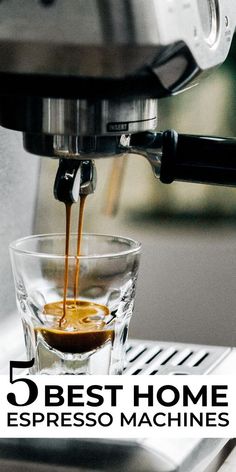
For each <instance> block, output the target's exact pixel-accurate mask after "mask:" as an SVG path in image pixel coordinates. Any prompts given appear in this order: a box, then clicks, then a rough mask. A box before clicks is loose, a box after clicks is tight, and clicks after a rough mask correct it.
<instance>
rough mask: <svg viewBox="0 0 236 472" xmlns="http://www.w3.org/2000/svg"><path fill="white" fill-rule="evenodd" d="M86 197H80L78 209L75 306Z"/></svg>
mask: <svg viewBox="0 0 236 472" xmlns="http://www.w3.org/2000/svg"><path fill="white" fill-rule="evenodd" d="M86 197H87V195H81V197H80V208H79V221H78V234H77V258H76V266H75V279H74V300H75V304H76V300H77V296H78V293H79V269H80V267H79V256H81V243H82V234H83V224H84V207H85V201H86Z"/></svg>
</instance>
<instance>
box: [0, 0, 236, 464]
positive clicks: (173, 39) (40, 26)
mask: <svg viewBox="0 0 236 472" xmlns="http://www.w3.org/2000/svg"><path fill="white" fill-rule="evenodd" d="M29 3H30V5H29ZM235 26H236V2H235V0H32V1H31V2H29V0H20V1H19V0H2V1H1V2H0V125H1V126H2V127H3V128H6V129H8V130H11V131H8V130H7V131H4V130H3V129H2V130H1V133H0V137H1V142H0V150H1V154H4V155H5V154H6V153H8V160H7V162H9V156H11V155H12V156H13V155H14V156H15V154H22V158H19V156H18V160H17V159H16V157H14V158H13V157H12V160H11V159H10V162H9V165H6V163H5V159H3V165H5V166H6V174H5V175H4V176H1V173H0V179H1V178H3V181H4V182H5V181H6V175H12V167H17V169H18V175H19V176H20V178H19V181H16V182H15V185H14V191H13V190H12V195H14V196H15V194H16V193H17V200H20V198H21V195H22V194H24V191H25V187H26V188H27V197H28V201H29V205H28V208H27V212H28V213H30V215H31V217H33V213H34V207H33V204H32V203H30V202H33V201H34V196H35V194H36V192H37V171H38V165H39V160H37V158H35V157H33V156H32V157H31V156H29V155H28V156H27V153H30V154H35V155H38V156H46V157H50V158H55V159H58V162H59V168H58V173H57V177H56V180H55V187H54V194H55V196H56V198H58V199H59V200H61V201H64V202H68V201H71V202H74V201H77V200H78V196H79V193H90V192H93V191H94V188H95V182H94V181H95V171H94V165H95V164H94V161H96V159H97V158H108V157H117V159H118V158H119V157H120V156H123V155H132V154H135V155H137V154H138V155H140V156H143V157H145V158H146V159H147V160H148V161H149V162H150V164H151V166H152V168H153V171H154V174H155V176H156V177H159V178H160V180H161V182H163V183H171V182H173V181H174V180H183V181H190V182H203V183H211V184H222V185H232V186H234V185H235V184H236V159H235V153H236V140H234V139H226V138H215V137H214V138H213V137H207V136H192V135H191V136H190V135H181V134H178V133H176V132H175V131H174V130H167V131H164V132H163V131H160V130H161V128H162V124H161V123H159V120H158V100H159V99H162V98H165V97H167V96H171V95H176V94H178V93H180V92H183V91H185V90H187V89H189V88H190V87H195V86H197V85H198V82H199V80H200V79H201V78H202V77H203V78H204V76H206V75H208V74H209V73H210V72H212V69H214V68H216V67H218V66H219V65H220V64H222V63H223V62H224V61H225V59H226V58H227V55H228V52H229V49H230V45H231V41H232V38H233V34H234V31H235ZM17 132H22V133H23V147H22V146H21V144H20V143H19V133H17ZM10 139H13V140H14V144H13V145H12V149H11V147H10V149H9V144H8V143H9V141H10ZM6 143H7V145H6ZM23 148H24V150H25V151H26V152H27V153H26V152H25V151H24V150H23ZM23 162H25V164H23ZM78 172H79V183H80V185H79V186H78ZM10 173H11V174H10ZM13 174H17V172H14V173H13ZM65 176H66V179H65ZM68 176H69V177H68ZM68 178H69V181H68ZM65 180H66V185H65ZM22 186H23V188H22ZM18 189H19V191H18ZM1 198H2V205H3V208H4V207H5V203H4V194H3V195H2V196H1ZM5 199H6V201H9V190H8V191H7V195H6V198H5ZM16 214H17V210H15V213H14V214H12V216H13V218H14V217H15V215H16ZM31 219H32V218H31ZM19 226H21V227H22V228H24V230H25V228H26V223H25V221H19ZM14 227H15V226H14ZM6 228H7V230H8V235H9V238H10V239H13V230H12V231H11V226H9V224H6ZM14 237H17V235H14ZM4 257H5V256H4V255H3V258H2V260H5V259H4ZM6 264H7V262H6ZM2 279H3V280H4V272H3V274H2ZM5 287H6V284H5ZM6 288H7V289H8V286H7V287H6ZM4 293H5V292H4ZM4 293H2V294H1V299H2V300H3V302H4V303H5V306H6V307H7V297H6V295H4ZM128 354H129V356H128V360H129V362H128V366H127V373H128V374H132V375H138V374H142V373H146V374H147V373H148V374H151V375H154V374H156V373H166V374H176V373H178V374H180V373H182V374H189V373H199V374H208V373H213V372H214V373H218V370H217V369H219V370H220V369H223V370H224V371H225V369H226V367H228V368H229V366H230V365H231V364H232V361H230V359H233V358H234V357H235V353H234V352H232V351H231V350H230V349H229V348H213V347H212V348H209V347H206V346H198V347H196V346H189V345H188V346H183V345H178V346H177V345H175V346H174V347H173V346H170V345H169V344H168V343H161V344H160V345H158V346H157V345H156V344H155V343H154V344H153V343H150V342H148V343H146V342H144V343H143V344H140V342H139V343H136V342H135V341H134V342H131V344H130V346H129V353H128ZM148 356H149V357H148ZM163 356H164V357H163ZM232 356H233V357H232ZM222 366H224V368H223V367H222ZM233 446H234V443H233V442H232V441H231V442H228V441H226V440H198V441H195V440H189V441H184V443H183V441H179V442H178V441H177V442H176V441H175V442H173V441H172V442H171V444H170V442H165V441H159V442H158V444H154V443H153V442H148V441H147V440H143V441H139V442H135V441H117V442H116V441H110V442H109V441H102V440H101V441H100V442H94V441H69V440H67V441H66V440H60V441H53V442H50V441H48V440H47V441H43V440H34V441H32V440H25V442H24V441H22V440H15V441H13V440H11V441H6V440H4V441H1V443H0V462H1V464H2V466H3V467H4V466H5V467H8V466H7V461H8V459H9V457H11V461H12V462H11V463H9V467H10V469H7V470H19V471H20V470H21V467H24V469H25V470H27V467H28V468H29V470H30V467H31V465H30V464H31V463H32V462H33V460H35V458H36V460H38V461H39V464H41V465H39V466H38V468H37V470H46V469H45V467H47V470H51V469H50V467H51V468H52V470H54V467H56V466H57V464H58V457H59V455H60V457H61V460H60V465H62V464H64V467H65V470H70V467H71V468H72V470H74V467H77V468H76V470H81V471H85V470H86V471H90V470H94V471H96V470H99V471H102V470H104V471H105V470H110V465H112V468H113V469H114V470H117V471H118V470H120V465H121V464H122V468H124V469H125V470H127V472H128V471H134V470H135V471H139V470H140V472H146V471H151V470H153V471H154V470H155V471H166V472H175V471H179V472H190V471H191V472H208V471H216V470H219V467H221V465H222V462H223V461H224V460H225V457H226V456H227V455H228V453H229V452H230V451H231V449H232V447H233ZM101 451H102V452H101ZM170 451H171V452H170ZM180 451H181V453H180ZM72 457H73V461H72V460H71V458H72ZM82 457H83V458H87V462H86V460H85V459H83V460H82V459H81V458H82ZM99 457H100V459H99ZM91 458H93V459H91ZM111 458H112V460H111ZM45 463H46V465H45ZM27 464H28V465H27ZM14 467H15V469H14ZM35 470H36V469H35ZM63 470H64V469H63ZM232 470H233V469H232Z"/></svg>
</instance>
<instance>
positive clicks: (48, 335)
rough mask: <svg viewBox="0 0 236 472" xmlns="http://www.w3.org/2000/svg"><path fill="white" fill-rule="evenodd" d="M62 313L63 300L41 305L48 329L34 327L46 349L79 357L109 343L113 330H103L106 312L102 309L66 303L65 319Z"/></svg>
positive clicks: (89, 303) (72, 302)
mask: <svg viewBox="0 0 236 472" xmlns="http://www.w3.org/2000/svg"><path fill="white" fill-rule="evenodd" d="M63 310H64V301H59V302H55V303H48V304H46V305H45V306H44V314H45V315H48V321H50V324H52V327H50V328H46V327H43V328H37V329H36V335H38V334H39V333H41V335H42V337H43V338H44V340H45V341H46V343H47V344H48V345H49V346H50V347H52V348H54V349H57V350H59V351H61V352H65V353H73V354H75V353H77V354H82V353H85V352H90V351H94V350H96V349H98V348H100V347H102V346H103V345H104V344H105V343H107V342H108V341H110V342H111V343H112V342H113V338H114V330H113V329H109V328H108V329H107V317H108V316H109V314H110V312H109V309H108V308H107V307H106V306H104V305H99V304H97V303H92V302H90V301H81V300H77V301H76V304H75V302H74V300H66V317H65V318H63V319H62V315H63ZM59 322H60V323H59Z"/></svg>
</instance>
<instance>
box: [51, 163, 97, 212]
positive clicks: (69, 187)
mask: <svg viewBox="0 0 236 472" xmlns="http://www.w3.org/2000/svg"><path fill="white" fill-rule="evenodd" d="M96 180H97V173H96V167H95V164H94V162H93V161H79V160H77V159H68V158H62V159H60V161H59V167H58V170H57V174H56V179H55V183H54V197H55V198H56V199H57V200H59V201H60V202H63V203H65V204H72V203H76V202H78V200H79V197H80V196H82V195H89V194H91V193H94V191H95V188H96Z"/></svg>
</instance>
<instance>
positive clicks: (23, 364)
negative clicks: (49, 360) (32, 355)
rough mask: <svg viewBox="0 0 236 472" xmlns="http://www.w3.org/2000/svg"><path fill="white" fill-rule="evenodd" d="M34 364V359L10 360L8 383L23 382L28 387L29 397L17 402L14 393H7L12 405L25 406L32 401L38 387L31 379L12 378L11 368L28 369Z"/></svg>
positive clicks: (35, 396) (36, 394)
mask: <svg viewBox="0 0 236 472" xmlns="http://www.w3.org/2000/svg"><path fill="white" fill-rule="evenodd" d="M33 365H34V359H31V361H10V383H11V384H15V383H16V382H25V383H26V385H28V387H29V398H28V400H27V401H26V402H25V403H18V402H17V401H16V395H15V393H12V392H11V393H8V395H7V400H8V402H9V403H10V404H11V405H13V406H27V405H31V403H34V401H35V400H36V398H37V396H38V387H37V385H36V383H35V382H33V380H30V379H25V378H18V379H16V380H13V369H28V368H29V367H32V366H33Z"/></svg>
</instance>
